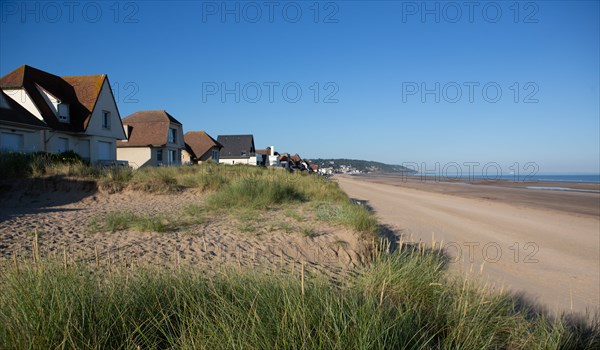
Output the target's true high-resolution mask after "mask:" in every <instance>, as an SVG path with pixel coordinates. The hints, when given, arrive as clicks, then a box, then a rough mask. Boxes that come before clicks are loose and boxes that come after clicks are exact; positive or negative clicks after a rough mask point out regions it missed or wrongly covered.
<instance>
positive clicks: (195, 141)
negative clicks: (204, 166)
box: [181, 131, 223, 164]
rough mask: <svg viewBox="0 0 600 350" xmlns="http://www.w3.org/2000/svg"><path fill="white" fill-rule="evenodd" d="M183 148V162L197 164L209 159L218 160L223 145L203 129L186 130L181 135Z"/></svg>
mask: <svg viewBox="0 0 600 350" xmlns="http://www.w3.org/2000/svg"><path fill="white" fill-rule="evenodd" d="M183 140H184V141H185V149H184V150H183V151H182V152H181V156H182V160H183V163H184V164H187V163H190V164H198V163H202V162H206V161H207V160H211V161H213V162H215V163H218V162H219V154H220V152H221V149H222V148H223V145H221V144H220V143H219V142H218V141H217V140H215V139H213V138H212V137H211V136H210V135H209V134H207V133H206V132H204V131H188V132H186V133H185V135H183Z"/></svg>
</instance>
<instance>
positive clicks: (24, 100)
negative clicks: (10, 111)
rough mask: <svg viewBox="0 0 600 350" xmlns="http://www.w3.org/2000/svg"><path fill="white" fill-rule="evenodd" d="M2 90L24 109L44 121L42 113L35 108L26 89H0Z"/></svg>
mask: <svg viewBox="0 0 600 350" xmlns="http://www.w3.org/2000/svg"><path fill="white" fill-rule="evenodd" d="M2 91H4V93H5V94H6V95H7V96H8V97H10V98H12V99H13V100H15V101H16V102H17V103H18V104H20V105H21V106H23V107H24V108H25V109H26V110H28V111H29V113H31V114H33V115H34V116H36V118H38V119H39V120H41V121H44V118H42V114H41V113H40V111H39V110H38V109H37V107H36V106H35V104H34V103H33V101H32V100H31V98H30V97H29V94H28V93H27V91H25V89H2Z"/></svg>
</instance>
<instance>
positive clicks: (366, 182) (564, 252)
mask: <svg viewBox="0 0 600 350" xmlns="http://www.w3.org/2000/svg"><path fill="white" fill-rule="evenodd" d="M335 179H336V180H337V181H338V182H339V184H340V185H341V187H342V189H344V191H346V192H347V193H348V195H349V196H350V197H352V198H355V199H359V200H366V201H367V202H368V205H370V206H371V207H372V208H373V209H374V210H375V212H376V214H377V216H378V218H379V220H380V221H381V222H382V223H383V224H386V225H388V226H389V227H390V229H391V230H392V231H393V232H394V233H396V235H397V236H402V239H403V240H404V241H415V242H418V241H419V240H421V241H423V242H425V243H429V244H430V245H431V241H432V236H434V239H435V240H436V241H437V242H438V243H437V244H438V245H439V244H440V242H441V241H442V240H443V243H441V245H442V247H444V248H445V251H446V252H447V253H448V254H449V256H450V261H451V263H450V264H449V265H450V269H451V270H454V271H456V272H457V273H465V274H468V275H470V276H472V275H479V274H480V272H481V276H479V278H481V280H482V281H484V282H490V283H493V284H494V285H495V286H497V287H499V288H502V287H504V288H510V289H511V290H512V291H514V292H515V293H519V294H523V296H524V298H526V299H527V300H529V301H536V302H539V303H540V304H541V305H542V306H544V307H546V308H547V309H548V310H549V311H551V312H554V311H557V312H562V311H575V312H580V313H583V312H585V311H586V310H588V311H591V312H598V311H599V309H600V307H599V305H600V194H599V193H590V192H566V191H548V190H531V189H526V188H519V187H518V186H517V185H519V184H510V183H479V184H464V183H451V182H430V181H427V182H424V181H420V180H419V179H410V180H407V179H406V178H405V179H402V178H401V177H388V176H366V177H362V176H335ZM549 185H551V186H558V187H564V184H552V183H550V184H543V185H540V184H539V183H537V184H536V186H549ZM592 186H593V185H592Z"/></svg>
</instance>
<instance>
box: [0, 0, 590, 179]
mask: <svg viewBox="0 0 600 350" xmlns="http://www.w3.org/2000/svg"><path fill="white" fill-rule="evenodd" d="M1 4H2V8H1V11H2V12H1V18H0V74H2V75H5V74H6V73H8V72H10V71H12V70H13V69H15V68H17V67H18V66H20V65H22V64H28V65H31V66H34V67H36V68H40V69H42V70H46V71H48V72H51V73H54V74H57V75H89V74H100V73H105V74H108V76H109V79H110V80H111V83H112V85H113V88H114V90H115V95H116V98H117V99H118V106H119V110H120V112H121V115H122V117H125V116H127V115H129V114H131V113H133V112H135V111H137V110H143V109H165V110H167V111H168V112H169V113H171V114H172V115H173V116H174V117H175V118H177V119H178V120H179V121H181V122H182V123H183V124H184V129H185V130H186V131H190V130H206V131H207V132H209V133H210V134H211V135H213V136H215V137H216V136H217V135H219V134H236V133H252V134H254V136H255V141H256V144H257V147H265V146H268V145H275V146H276V149H278V150H280V151H287V152H292V153H296V152H297V153H300V154H301V155H302V156H304V157H307V158H317V157H334V158H341V157H344V158H356V159H369V160H378V161H383V162H386V163H394V164H401V163H403V162H417V163H422V162H425V163H426V164H427V166H428V167H430V168H433V167H434V163H436V162H439V163H440V164H442V165H443V164H446V163H448V162H457V163H459V164H463V163H464V162H479V163H481V164H482V165H483V164H486V163H488V162H496V163H498V164H500V165H501V167H502V169H503V171H504V172H507V171H508V167H509V165H510V164H513V163H515V162H518V163H520V164H521V166H522V165H523V164H524V163H526V162H535V163H536V164H538V165H539V171H540V172H594V173H598V172H600V164H599V162H600V160H599V159H600V140H599V138H600V101H599V95H600V91H599V86H598V85H599V80H600V71H599V62H600V55H599V45H600V44H599V43H600V38H599V33H600V28H599V17H600V10H599V5H598V4H599V3H598V2H597V1H582V2H567V1H565V2H560V1H552V2H550V1H539V2H520V3H516V5H515V3H514V2H486V1H482V2H477V1H476V2H474V5H473V7H472V8H469V7H467V5H464V2H462V1H459V2H454V3H446V2H428V3H426V4H425V5H422V4H423V3H422V2H420V1H419V2H406V1H404V2H401V1H399V2H392V1H381V2H366V1H343V2H342V1H338V2H321V3H318V4H317V5H316V6H315V4H314V2H313V1H309V2H302V1H297V2H283V1H281V2H278V1H275V2H270V3H266V2H263V1H258V2H251V3H248V2H227V3H226V4H225V6H226V8H223V7H222V6H223V5H222V4H223V2H221V1H218V2H192V1H189V2H161V1H146V2H143V1H137V2H118V3H117V2H113V1H109V2H80V3H79V4H78V5H76V6H74V5H72V3H69V2H61V1H58V2H50V3H46V2H27V3H25V2H21V1H16V2H14V1H2V3H1ZM422 6H426V7H425V8H423V7H422ZM257 9H259V10H260V13H259V11H258V10H257ZM298 11H301V14H300V15H299V12H298ZM436 16H437V18H436ZM236 17H237V18H236ZM238 21H239V22H238ZM236 83H237V84H239V94H237V96H236V94H235V93H227V94H222V93H221V92H222V88H223V87H225V88H226V89H229V90H233V91H235V87H236ZM315 83H317V84H316V85H315ZM515 83H516V84H515ZM286 84H287V85H286ZM436 84H439V89H438V92H437V93H436V92H435V91H436V86H438V85H436ZM284 86H285V87H286V88H287V89H286V92H287V93H286V94H284V93H283V92H284V89H283V88H284ZM257 87H258V88H259V89H260V92H261V95H260V96H259V95H257V92H258V89H257ZM484 87H485V90H484ZM298 88H300V89H301V92H302V95H301V96H297V94H296V90H297V89H298ZM215 89H216V90H215ZM423 89H428V90H432V91H433V92H431V93H425V94H422V91H423ZM498 89H500V91H501V96H500V95H497V91H498ZM459 90H460V93H461V94H460V95H457V93H458V92H459ZM316 91H318V95H317V96H316ZM271 92H272V93H273V94H272V96H270V93H271ZM470 92H472V96H470ZM436 98H438V99H439V102H437V101H436ZM236 99H239V102H237V101H236ZM315 99H316V100H317V102H315ZM295 100H297V102H295V103H293V102H292V101H295ZM336 101H337V102H336ZM494 101H495V102H494ZM325 102H329V103H325ZM526 102H528V103H526Z"/></svg>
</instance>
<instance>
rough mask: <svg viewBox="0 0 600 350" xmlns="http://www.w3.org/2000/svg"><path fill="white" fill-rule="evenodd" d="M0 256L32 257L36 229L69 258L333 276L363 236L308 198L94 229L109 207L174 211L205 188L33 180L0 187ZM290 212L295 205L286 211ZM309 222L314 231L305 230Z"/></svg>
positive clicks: (50, 247)
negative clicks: (178, 221)
mask: <svg viewBox="0 0 600 350" xmlns="http://www.w3.org/2000/svg"><path fill="white" fill-rule="evenodd" d="M0 189H1V191H0V258H4V259H12V257H13V255H14V254H17V255H18V256H23V257H27V256H31V251H32V242H33V239H34V236H35V232H37V233H38V240H39V246H40V250H41V252H42V255H55V254H56V255H58V256H59V257H62V255H63V250H65V251H66V252H67V254H68V256H69V260H72V259H75V260H76V261H83V262H89V263H91V264H94V263H95V260H96V252H98V253H97V254H98V256H99V260H100V261H101V264H104V265H106V264H110V263H114V262H124V263H129V264H131V262H132V261H133V262H135V263H137V264H140V265H162V266H169V267H176V266H185V265H188V266H193V267H198V268H202V269H207V271H208V270H215V269H219V268H222V267H228V268H231V267H234V268H235V267H251V268H254V267H256V268H266V269H269V270H273V271H281V270H282V269H283V270H287V271H294V270H295V271H296V272H298V271H299V269H300V267H301V265H302V264H304V265H305V268H306V270H307V272H311V271H312V272H314V273H320V274H324V275H326V276H329V277H331V278H333V279H334V280H335V279H338V278H339V277H340V276H341V275H343V274H346V273H348V272H351V271H355V268H356V267H357V266H358V265H360V260H361V256H360V254H359V252H360V251H361V250H362V249H363V248H362V247H363V243H362V242H361V241H360V240H359V239H358V235H357V234H356V233H354V232H351V231H349V230H348V229H346V228H344V227H341V226H336V225H329V224H326V223H323V222H320V221H317V220H311V217H312V215H313V213H312V212H311V209H310V207H308V206H307V205H304V204H303V205H299V206H298V207H295V208H292V209H290V208H287V209H273V210H270V211H267V212H264V213H262V214H260V215H258V216H257V217H255V218H253V219H251V220H249V219H240V218H236V217H235V215H228V214H227V213H221V214H209V215H207V216H206V220H205V222H203V223H201V224H195V225H192V226H188V227H183V228H181V229H175V230H172V231H169V232H162V233H157V232H136V231H132V230H127V231H117V232H92V231H91V230H90V223H91V221H92V220H93V219H94V218H96V220H98V221H99V222H102V220H103V218H104V217H105V216H106V215H107V214H108V213H109V212H118V211H120V212H122V211H129V212H133V213H136V214H140V215H156V214H165V215H166V216H171V215H178V213H179V212H180V211H181V209H182V208H183V207H185V206H186V205H188V204H200V205H201V204H202V203H203V201H204V198H205V196H206V194H205V193H202V192H199V191H197V190H194V189H187V190H183V191H181V192H178V193H175V194H149V193H145V192H140V191H125V192H121V193H114V194H108V193H105V192H102V191H99V190H97V189H96V186H95V184H94V183H89V182H80V181H75V180H73V181H67V180H60V181H56V180H52V179H48V180H31V181H22V182H21V183H16V184H15V183H13V184H10V185H6V184H4V185H3V186H0ZM290 211H292V212H295V213H296V214H294V215H293V216H294V217H295V218H294V217H290ZM304 227H310V228H311V230H312V231H311V232H313V233H314V235H311V236H312V237H309V236H307V235H306V234H304V232H305V231H304V230H303V228H304Z"/></svg>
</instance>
